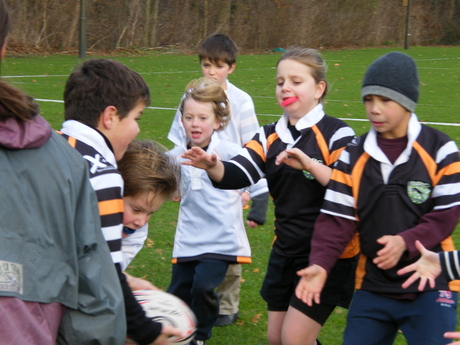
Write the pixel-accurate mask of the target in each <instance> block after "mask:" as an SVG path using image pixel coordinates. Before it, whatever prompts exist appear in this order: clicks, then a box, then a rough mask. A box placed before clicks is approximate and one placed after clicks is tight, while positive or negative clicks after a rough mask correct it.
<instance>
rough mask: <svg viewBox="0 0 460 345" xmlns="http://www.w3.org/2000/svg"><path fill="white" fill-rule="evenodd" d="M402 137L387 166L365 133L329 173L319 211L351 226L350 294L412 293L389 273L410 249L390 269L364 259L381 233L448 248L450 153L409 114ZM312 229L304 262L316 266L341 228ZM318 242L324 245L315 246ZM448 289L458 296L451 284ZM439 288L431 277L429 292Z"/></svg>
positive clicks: (457, 178) (459, 194)
mask: <svg viewBox="0 0 460 345" xmlns="http://www.w3.org/2000/svg"><path fill="white" fill-rule="evenodd" d="M407 136H408V143H407V147H406V149H405V150H404V151H403V152H402V153H401V155H400V156H399V157H398V158H397V159H396V161H395V162H394V164H392V163H391V162H390V161H389V160H388V158H387V157H386V155H385V154H384V152H383V151H382V150H381V149H380V147H379V146H378V145H377V133H376V131H375V130H374V129H371V130H370V131H369V132H368V133H366V134H364V135H363V136H361V137H359V138H358V139H357V140H356V141H354V142H353V143H351V144H350V145H349V146H348V147H347V149H346V150H345V151H344V152H343V153H342V155H341V156H340V159H339V161H338V162H337V164H336V166H335V169H334V171H333V173H332V176H331V181H330V183H329V186H328V189H327V192H326V195H325V202H324V205H323V208H322V210H321V212H323V213H325V214H327V215H330V216H333V217H340V218H344V219H348V220H351V221H354V222H355V224H356V225H355V228H356V230H357V231H358V233H359V238H360V248H361V256H360V261H359V264H358V269H357V272H356V288H358V289H363V290H366V291H371V292H378V293H393V294H394V293H396V294H403V293H408V292H409V293H410V292H417V284H413V285H412V286H411V287H410V288H408V289H406V290H404V289H403V288H402V287H401V285H402V283H403V282H404V281H405V280H406V279H407V276H398V275H397V273H396V272H397V271H398V270H399V269H400V268H402V267H405V266H407V265H409V264H411V263H413V262H414V261H416V259H417V258H418V257H416V256H415V255H412V253H411V252H410V251H408V252H407V253H405V254H403V255H402V256H401V258H400V260H399V262H398V264H397V265H396V266H395V267H394V268H391V269H387V270H382V269H379V268H378V267H377V266H376V265H375V264H374V263H373V262H372V260H373V259H374V258H375V257H376V256H377V252H378V251H379V250H380V249H382V247H383V246H382V245H380V244H378V243H377V242H376V241H377V239H379V238H380V237H382V236H384V235H400V236H402V237H403V239H404V240H405V243H414V242H415V239H419V240H421V241H422V242H423V241H424V242H425V244H426V245H427V247H428V248H430V250H433V251H435V252H440V251H445V250H452V249H453V242H452V239H451V237H450V234H451V233H452V231H453V229H454V228H455V225H456V224H457V221H458V216H457V217H452V215H449V212H450V210H453V212H454V213H455V212H457V211H458V206H459V205H460V158H459V155H458V148H457V146H456V144H455V143H454V142H453V141H452V140H451V139H450V138H449V137H448V136H447V135H446V134H444V133H442V132H440V131H437V130H435V129H433V128H430V127H428V126H425V125H422V124H421V123H420V122H419V121H418V119H417V117H416V115H415V114H412V115H411V119H410V121H409V126H408V135H407ZM443 214H445V215H446V216H445V217H442V215H443ZM440 215H441V217H440ZM326 224H327V223H326ZM329 225H330V224H329ZM316 230H317V229H316V228H315V240H314V241H316V243H318V246H319V247H320V248H318V249H317V250H315V251H314V252H312V255H311V264H315V263H316V264H318V261H317V259H318V258H319V257H321V256H322V257H323V258H326V261H327V260H329V261H331V258H332V257H333V255H329V254H330V247H332V246H333V244H332V243H331V240H330V239H331V238H336V237H334V236H335V235H334V234H337V237H340V236H342V235H341V233H343V231H344V229H343V227H342V228H339V227H334V226H327V225H326V226H324V228H323V227H322V228H321V229H318V230H319V231H316ZM323 241H326V242H327V243H328V248H326V246H322V245H321V243H322V242H323ZM329 244H331V246H329ZM407 246H408V247H409V245H407ZM315 248H316V247H315ZM338 251H339V250H338ZM336 253H337V252H336ZM332 260H333V259H332ZM323 267H324V266H323ZM450 285H451V286H450V289H451V290H453V291H458V286H457V285H455V286H454V285H453V284H450ZM426 289H427V290H432V289H431V288H429V287H426ZM439 289H444V290H446V289H449V286H448V284H447V282H446V280H445V279H444V278H443V277H438V279H437V280H436V288H435V290H439Z"/></svg>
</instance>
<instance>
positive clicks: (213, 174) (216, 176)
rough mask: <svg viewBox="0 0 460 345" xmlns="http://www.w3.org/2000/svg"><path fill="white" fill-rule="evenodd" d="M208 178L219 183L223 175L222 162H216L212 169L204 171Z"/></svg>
mask: <svg viewBox="0 0 460 345" xmlns="http://www.w3.org/2000/svg"><path fill="white" fill-rule="evenodd" d="M206 173H207V174H208V176H209V178H210V179H211V180H212V181H214V182H217V183H219V182H221V181H222V178H223V177H224V174H225V166H224V164H223V163H222V161H220V160H217V161H216V164H215V165H214V166H213V167H210V168H208V169H206Z"/></svg>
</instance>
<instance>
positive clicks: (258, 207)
mask: <svg viewBox="0 0 460 345" xmlns="http://www.w3.org/2000/svg"><path fill="white" fill-rule="evenodd" d="M269 197H270V194H269V193H263V194H260V195H257V196H255V197H254V198H252V206H251V209H250V210H249V212H248V217H247V219H248V220H250V221H253V222H255V223H256V224H258V225H262V224H264V223H265V221H266V220H267V208H268V199H269Z"/></svg>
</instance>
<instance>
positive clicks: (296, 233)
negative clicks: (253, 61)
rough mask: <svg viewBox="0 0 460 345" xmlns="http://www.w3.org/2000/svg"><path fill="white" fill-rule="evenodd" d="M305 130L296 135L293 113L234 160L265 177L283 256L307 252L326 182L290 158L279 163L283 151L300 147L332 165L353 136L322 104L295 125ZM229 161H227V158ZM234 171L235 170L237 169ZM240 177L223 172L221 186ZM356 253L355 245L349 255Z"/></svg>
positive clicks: (233, 185)
mask: <svg viewBox="0 0 460 345" xmlns="http://www.w3.org/2000/svg"><path fill="white" fill-rule="evenodd" d="M295 127H296V129H297V130H298V131H300V133H301V134H300V136H299V137H298V138H297V139H295V140H294V138H293V136H292V134H291V132H290V130H289V129H288V117H287V115H286V114H284V115H283V116H282V117H281V118H280V120H279V121H277V122H275V123H272V124H268V125H265V126H263V127H261V128H260V130H259V132H258V134H256V135H255V137H254V138H253V139H252V140H251V141H250V142H248V143H247V144H246V145H245V148H244V149H243V151H241V153H240V154H239V155H238V156H236V157H234V158H233V159H231V160H230V162H229V163H233V164H235V165H236V166H237V167H238V169H240V170H242V171H243V172H244V173H245V174H246V176H247V177H248V179H249V180H250V182H251V183H254V182H257V181H258V180H259V179H260V178H262V177H266V179H267V182H268V189H269V191H270V194H271V196H272V198H273V203H274V205H275V210H274V211H275V218H276V219H275V235H276V237H275V241H274V243H273V249H274V250H275V251H276V252H277V253H278V254H280V255H284V256H308V255H309V252H310V239H311V235H312V232H313V224H314V222H315V220H316V218H317V216H318V214H319V211H320V207H321V204H322V202H323V198H324V192H325V188H324V186H322V185H321V184H320V183H319V182H318V181H316V179H315V178H314V177H313V176H312V175H311V174H310V173H309V172H308V171H302V170H297V169H294V168H291V167H289V166H287V165H286V164H281V165H276V164H275V159H276V157H277V156H278V154H279V153H281V152H282V151H284V150H286V149H288V148H293V147H296V148H299V149H300V150H302V151H303V152H304V153H306V154H307V155H308V156H310V157H311V158H312V159H314V160H316V161H319V162H321V163H323V164H326V165H328V166H331V165H332V164H333V163H334V162H335V161H336V160H337V158H338V157H339V154H340V152H341V151H342V150H343V148H344V147H345V146H346V144H347V143H348V142H350V141H351V140H352V139H353V138H354V132H353V130H352V129H351V128H350V127H349V126H348V125H347V124H345V122H343V121H341V120H338V119H335V118H333V117H330V116H328V115H326V114H325V113H324V110H323V106H322V104H319V105H317V106H316V107H315V108H314V109H313V110H312V111H311V112H310V113H309V114H307V115H306V116H304V117H302V118H301V119H300V120H299V121H298V122H297V123H296V125H295ZM227 165H228V164H227ZM232 175H233V174H232ZM239 183H240V181H237V180H236V179H234V178H233V177H232V176H231V175H230V174H227V169H226V173H225V174H224V177H223V179H222V181H221V182H220V183H219V184H216V185H217V186H218V187H219V188H238V187H243V186H241V185H239ZM356 254H357V248H356V247H355V248H353V249H352V252H350V254H349V256H348V255H347V257H351V256H354V255H356Z"/></svg>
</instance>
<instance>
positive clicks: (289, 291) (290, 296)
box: [260, 250, 358, 325]
mask: <svg viewBox="0 0 460 345" xmlns="http://www.w3.org/2000/svg"><path fill="white" fill-rule="evenodd" d="M357 261H358V257H357V256H356V257H354V258H351V259H340V260H338V261H337V263H336V264H335V266H334V267H333V269H332V271H331V274H330V275H329V277H328V279H327V281H326V284H325V286H324V289H323V292H322V293H321V304H319V305H318V304H314V305H313V306H312V307H309V306H308V305H307V304H305V303H303V302H302V301H301V300H299V299H298V298H297V297H296V296H295V288H296V286H297V283H298V282H299V279H300V278H299V276H297V273H296V272H297V271H298V270H300V269H302V268H305V267H308V266H309V262H308V258H305V257H285V256H282V255H279V254H277V253H276V252H275V251H273V250H272V252H271V254H270V258H269V261H268V267H267V273H266V275H265V279H264V282H263V284H262V288H261V290H260V294H261V295H262V298H263V299H264V300H265V302H267V308H268V310H269V311H286V310H287V309H288V307H289V306H292V307H293V308H296V309H297V310H299V311H300V312H302V313H303V314H305V315H307V316H308V317H310V318H311V319H313V320H315V321H316V322H318V323H319V324H321V325H323V324H324V323H325V322H326V320H327V318H328V317H329V315H330V314H331V313H332V311H333V310H334V308H335V307H336V306H340V307H344V308H348V307H349V305H350V302H351V298H352V296H353V291H354V276H355V269H356V264H357Z"/></svg>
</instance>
